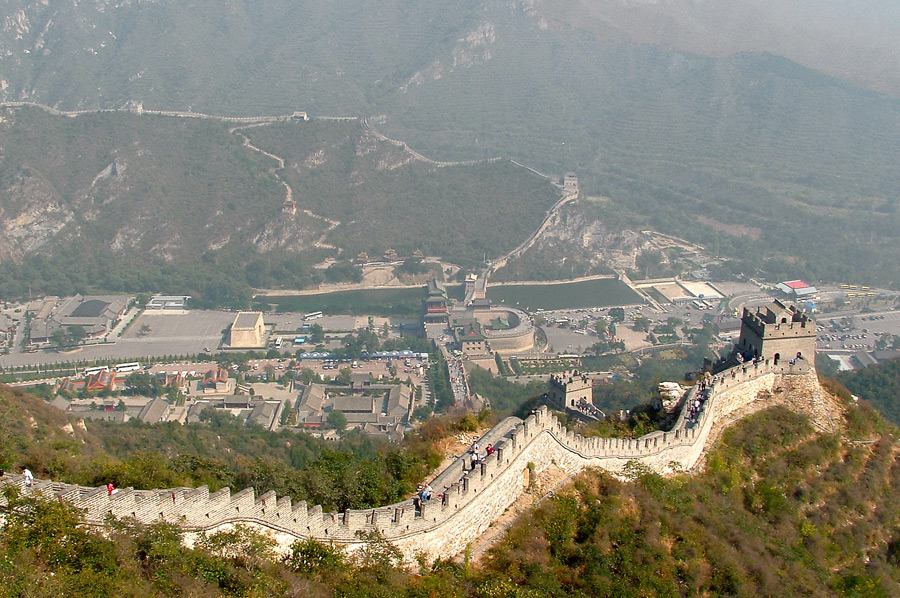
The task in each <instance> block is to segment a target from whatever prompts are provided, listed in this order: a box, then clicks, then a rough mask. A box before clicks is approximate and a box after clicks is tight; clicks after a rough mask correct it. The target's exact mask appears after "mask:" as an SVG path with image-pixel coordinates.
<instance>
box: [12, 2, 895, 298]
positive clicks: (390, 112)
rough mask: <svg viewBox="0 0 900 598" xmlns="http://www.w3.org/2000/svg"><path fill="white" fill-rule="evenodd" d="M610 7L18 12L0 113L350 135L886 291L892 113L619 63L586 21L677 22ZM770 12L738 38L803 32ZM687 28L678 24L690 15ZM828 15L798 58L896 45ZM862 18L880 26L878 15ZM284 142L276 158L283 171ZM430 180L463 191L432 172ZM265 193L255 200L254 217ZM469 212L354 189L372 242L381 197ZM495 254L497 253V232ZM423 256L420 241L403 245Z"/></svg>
mask: <svg viewBox="0 0 900 598" xmlns="http://www.w3.org/2000/svg"><path fill="white" fill-rule="evenodd" d="M614 4H615V3H610V2H606V3H600V4H597V5H596V6H594V4H593V3H592V4H591V6H587V5H584V6H582V5H579V4H577V3H563V4H560V3H558V2H549V1H546V2H528V3H514V4H509V3H505V2H495V1H493V0H487V1H479V0H458V1H454V2H451V3H449V4H444V5H441V7H440V8H438V7H435V6H433V5H432V4H429V3H424V2H413V3H399V2H387V3H384V2H379V3H373V2H371V1H369V0H342V1H340V2H334V3H330V4H327V5H324V4H323V5H303V7H302V8H298V7H296V6H294V5H292V4H289V3H285V2H283V0H272V1H269V2H266V3H265V4H264V5H262V6H260V5H254V6H252V7H251V6H250V5H248V4H246V3H244V2H239V1H229V2H227V3H226V4H225V5H216V6H205V5H202V3H197V2H188V3H176V2H172V1H171V0H161V1H158V2H139V3H115V4H114V3H111V2H105V1H98V2H94V3H77V4H69V3H64V2H61V1H60V0H53V1H52V2H45V3H37V2H30V1H26V0H18V1H17V2H15V3H13V6H11V7H10V10H9V12H10V14H11V15H12V16H11V17H10V20H9V23H8V27H6V28H5V29H4V31H3V33H2V35H0V48H2V49H4V50H6V52H7V55H6V56H4V57H3V60H2V62H0V78H2V79H3V82H4V85H2V86H0V87H2V88H3V90H4V91H3V93H4V94H5V96H6V98H7V99H9V100H28V101H38V102H43V103H46V104H50V105H54V106H59V107H64V108H95V107H103V108H119V107H123V106H135V105H137V104H140V103H143V105H144V107H145V108H167V109H181V110H187V109H192V110H196V111H205V112H210V113H215V114H238V115H258V114H290V113H291V112H293V111H294V110H306V111H308V112H309V113H310V114H311V115H313V116H314V117H315V116H319V115H329V116H331V115H344V116H357V117H369V119H370V121H371V122H373V123H376V124H377V126H378V128H379V130H381V131H382V132H383V133H385V134H387V135H389V136H390V137H393V138H395V139H400V140H403V141H405V142H407V143H409V144H410V145H411V146H412V147H413V148H415V149H416V150H418V151H420V152H422V153H424V154H425V155H427V156H428V157H430V158H433V159H436V160H470V159H480V158H493V157H496V156H503V157H508V158H514V159H518V160H520V161H524V162H525V163H526V164H528V165H529V166H532V167H535V168H537V169H538V170H541V171H543V172H546V173H548V174H550V175H552V176H559V175H561V173H563V172H566V171H576V172H577V173H578V174H579V176H580V179H581V186H582V189H583V190H584V191H585V192H586V193H587V194H589V195H604V196H606V197H609V198H612V199H613V203H611V204H610V205H609V207H608V208H607V209H606V210H601V211H600V213H599V214H597V213H595V211H594V210H588V211H589V212H591V217H592V218H601V219H603V220H605V221H607V222H608V224H609V226H611V227H624V226H627V227H634V228H639V229H643V228H651V227H652V228H656V229H659V230H662V231H663V232H667V233H673V234H676V235H680V236H684V237H687V238H689V239H690V240H692V241H696V242H699V243H701V244H704V245H707V246H709V247H710V249H711V250H712V251H713V252H714V253H717V254H720V255H727V256H730V257H733V258H736V261H735V262H733V263H732V265H731V270H732V271H733V273H735V274H737V273H744V274H755V275H759V276H763V277H767V278H769V279H773V280H776V279H783V278H796V277H800V276H803V277H809V278H811V279H813V280H826V281H841V282H845V281H847V282H861V283H864V284H882V285H889V286H894V285H897V284H900V266H897V264H900V259H898V258H900V236H898V232H897V231H900V222H898V217H900V216H898V204H897V197H896V193H895V192H894V190H895V189H896V188H897V186H898V183H900V181H898V169H897V168H896V167H895V165H896V164H897V163H898V161H900V102H898V101H897V100H895V99H891V98H890V97H888V96H882V95H879V94H877V93H875V92H871V91H866V90H864V89H860V88H857V87H854V86H852V85H850V84H848V83H844V82H841V81H838V80H836V79H831V78H829V77H827V76H825V75H822V74H820V73H819V72H816V71H813V70H810V69H808V68H805V67H801V66H799V65H798V64H797V63H795V62H791V61H790V60H788V59H786V58H783V57H780V56H778V55H775V54H772V53H766V50H767V49H770V50H771V51H773V52H775V51H778V50H779V48H778V47H771V48H770V47H769V46H767V44H766V43H762V44H761V45H760V46H747V47H748V48H749V49H751V50H754V52H750V53H743V54H741V53H738V54H729V53H728V52H712V54H715V55H716V56H717V57H705V56H699V55H696V54H690V53H685V52H679V51H674V50H672V49H671V48H672V47H673V44H671V43H669V44H668V45H664V46H663V47H661V46H657V45H653V44H657V43H663V44H666V43H667V42H666V41H665V40H660V39H658V38H660V37H665V36H664V35H662V34H659V35H655V36H654V35H650V39H646V40H645V39H639V40H638V41H642V42H647V43H645V44H640V45H634V44H629V43H619V42H622V41H629V31H630V30H629V29H628V27H627V26H624V25H623V29H622V31H620V33H623V34H624V38H620V37H617V36H616V35H606V33H609V32H608V31H604V30H603V29H602V27H601V28H600V29H597V27H596V26H598V23H599V24H601V25H602V23H604V22H605V21H604V20H603V19H604V17H603V14H604V13H603V11H604V10H607V11H609V10H612V11H613V12H614V13H615V14H614V15H612V16H611V17H610V19H611V20H609V23H610V24H615V23H619V22H621V23H631V22H632V21H629V19H632V17H633V18H634V19H637V20H636V21H634V22H635V23H638V24H640V23H641V22H642V21H641V19H643V18H645V17H646V19H648V21H647V22H648V23H655V22H657V21H655V20H654V19H655V18H656V17H654V16H653V15H652V14H651V13H654V12H655V13H658V14H657V16H659V17H660V18H661V19H662V21H661V22H662V23H667V22H668V21H666V19H668V18H670V17H671V16H672V15H673V14H678V10H677V7H678V5H679V4H680V3H679V2H667V3H649V4H647V3H641V4H647V6H646V7H644V8H640V7H637V8H635V7H631V8H628V7H626V8H624V9H622V10H623V11H624V12H617V11H618V9H617V8H616V6H614ZM626 4H633V3H626ZM782 4H783V3H778V6H776V7H773V8H772V10H774V11H776V12H778V11H781V12H780V13H779V14H781V13H784V14H787V13H790V14H791V15H792V16H791V17H790V18H787V19H786V20H784V22H783V23H781V24H778V26H777V27H775V26H774V25H772V18H773V17H772V15H769V16H767V17H765V18H763V20H762V21H758V22H763V23H766V24H765V25H764V26H763V28H764V29H765V27H769V26H773V27H775V29H772V31H775V32H776V33H777V31H780V29H779V27H783V26H787V25H786V24H787V23H791V22H797V23H806V22H808V21H809V19H806V18H804V17H803V15H806V14H807V12H805V11H808V10H810V5H809V3H804V2H799V1H798V2H792V3H790V6H782ZM656 5H660V6H656ZM731 5H732V12H728V11H725V12H726V13H727V14H728V15H729V16H730V17H733V18H734V21H727V26H728V27H732V28H737V29H739V30H744V29H746V28H745V27H744V28H742V27H741V26H740V25H739V24H738V23H742V22H745V21H746V22H747V23H750V24H752V23H756V22H757V21H754V17H753V16H752V13H753V12H754V10H755V11H758V14H759V15H768V12H770V11H768V12H767V10H766V9H765V8H764V7H761V5H760V3H759V2H757V3H756V8H753V7H749V8H747V11H746V12H742V11H743V10H744V9H743V8H742V6H743V5H742V6H736V5H734V3H732V4H731ZM705 6H706V4H701V5H698V7H699V8H696V7H695V8H696V10H697V11H700V12H701V13H703V11H704V10H705V9H704V8H703V7H705ZM673 7H674V8H673ZM631 9H633V10H631ZM629 10H631V12H630V13H629ZM685 10H688V9H685ZM691 10H693V9H691ZM816 10H825V9H824V8H822V7H818V6H817V7H816ZM842 10H844V8H841V7H840V6H837V5H835V6H832V7H831V10H828V11H827V16H826V17H823V19H822V21H821V22H820V23H819V24H824V23H826V22H827V23H831V24H830V25H827V26H825V27H824V30H823V31H824V32H823V31H819V32H816V31H814V30H815V27H812V28H811V29H804V30H803V33H802V35H800V37H798V38H797V43H801V42H800V41H799V39H800V38H803V39H805V40H807V41H805V42H802V43H806V44H807V45H810V44H813V43H814V40H820V43H819V46H815V45H813V46H812V47H814V48H819V47H829V48H831V50H832V51H831V52H829V54H830V55H834V54H835V52H837V53H838V54H840V56H841V57H842V59H846V60H847V65H846V66H848V67H852V65H853V64H854V63H853V61H854V60H856V62H857V63H859V62H861V61H863V60H864V59H865V57H866V56H869V55H870V54H867V53H866V52H868V51H869V50H871V48H869V49H865V48H862V49H859V52H858V53H857V54H854V53H853V51H851V49H847V48H845V47H843V46H841V45H840V44H838V42H837V41H836V40H837V39H838V38H836V37H835V35H834V34H828V33H827V32H828V31H833V30H834V27H835V23H840V24H841V25H846V27H847V28H849V29H853V30H855V29H854V28H859V30H860V31H869V30H872V31H873V32H874V33H873V34H872V36H871V38H870V41H873V43H875V47H880V46H878V43H876V42H875V41H874V40H876V39H881V40H889V39H890V36H885V35H882V33H884V32H885V31H886V32H890V31H892V29H891V27H896V23H894V22H893V21H889V22H886V23H885V24H884V25H883V26H879V27H874V29H873V27H872V26H871V23H869V24H866V23H865V22H861V23H854V22H851V21H848V20H847V19H841V15H842V14H843V13H842V12H841V11H842ZM847 10H850V9H847ZM872 10H873V11H875V12H873V15H877V14H882V13H883V14H887V15H895V14H896V11H895V10H893V11H892V10H890V9H889V7H886V6H881V7H876V8H872ZM673 11H674V12H673ZM625 13H628V14H630V16H628V15H625ZM643 13H646V14H644V16H641V14H643ZM686 14H691V13H690V10H688V12H687V13H686ZM710 14H715V13H710ZM623 15H625V16H623ZM748 15H749V16H748ZM620 18H621V19H624V20H621V21H620V20H619V19H620ZM706 18H709V14H707V13H703V18H699V17H698V20H697V21H696V22H693V21H690V20H686V21H680V22H678V23H676V24H674V25H673V26H672V31H673V32H675V33H673V35H674V36H675V37H678V36H679V35H682V33H683V31H684V27H687V28H688V30H689V31H693V30H691V27H701V28H702V24H703V23H705V22H706V21H704V20H703V19H706ZM760 18H762V17H760ZM713 21H715V19H713ZM722 27H726V25H722ZM867 27H868V29H867ZM829 28H830V29H829ZM724 30H727V28H726V29H724ZM766 30H767V31H768V29H766ZM663 31H668V29H663ZM632 32H633V31H632ZM678 32H681V33H678ZM811 32H812V33H811ZM721 34H722V30H719V29H716V30H715V31H714V32H712V33H711V35H710V36H707V35H706V34H705V33H704V34H701V35H700V37H703V38H704V39H710V40H711V39H712V38H713V37H715V36H720V35H721ZM751 35H752V31H751ZM684 36H687V37H691V36H694V37H697V36H695V35H694V34H693V33H690V35H689V34H688V33H684ZM726 37H729V36H726ZM895 37H896V36H895ZM891 43H894V42H891ZM832 45H834V47H832ZM863 45H865V44H863ZM674 46H675V47H677V46H678V44H677V43H676V44H674ZM785 53H786V54H788V55H791V54H790V53H789V52H787V51H786V50H785ZM818 53H820V52H819V51H818V50H816V52H813V54H818ZM854 57H855V58H854ZM886 68H887V67H886ZM254 133H255V132H254ZM201 139H202V136H201ZM285 141H286V140H284V139H282V140H280V141H279V146H280V147H283V148H285V149H289V148H290V147H291V144H290V143H285ZM216 155H217V153H215V152H213V156H216ZM223 158H224V157H223ZM256 158H257V159H261V158H260V157H259V156H256ZM92 166H93V165H92ZM96 166H98V167H99V168H103V167H105V164H103V165H96ZM223 166H224V164H223ZM421 169H422V166H421V165H418V166H417V167H415V168H411V169H410V171H409V172H408V173H406V174H405V175H404V176H405V177H407V178H408V177H414V176H418V175H417V174H416V172H415V171H416V170H421ZM175 170H176V172H177V171H178V170H179V169H177V168H176V169H175ZM195 170H196V169H195ZM96 172H99V170H98V171H91V172H90V173H89V175H85V176H90V177H93V176H95V175H96ZM241 172H242V168H237V169H236V170H235V173H237V174H240V173H241ZM341 172H344V171H342V170H340V169H337V170H335V171H334V174H338V173H341ZM294 174H295V175H296V177H299V176H300V175H301V174H302V173H300V172H296V173H294ZM441 175H442V176H446V177H451V176H453V177H459V178H460V180H461V181H464V180H465V178H466V177H465V176H462V175H459V174H458V173H454V172H453V171H452V170H449V171H447V172H442V173H441ZM296 177H295V182H296ZM345 182H346V181H345ZM504 186H505V185H504ZM494 188H496V187H494V186H487V187H485V188H484V190H486V191H492V190H493V189H494ZM313 189H314V187H311V188H310V190H313ZM275 190H277V185H274V184H271V181H269V182H267V183H266V184H265V185H264V186H263V188H262V191H263V192H262V193H261V194H257V195H264V196H266V197H268V195H269V194H270V193H273V192H275ZM473 191H474V189H473V186H472V185H471V184H470V183H465V184H461V185H460V186H459V187H458V188H457V189H456V190H455V192H451V193H445V192H441V193H435V192H434V189H433V188H430V187H429V185H423V186H422V192H423V193H422V194H421V195H409V194H403V193H396V194H395V189H394V188H393V187H392V186H391V185H390V184H383V181H382V183H377V184H376V185H375V189H373V196H374V197H376V198H378V197H380V198H381V199H378V200H377V201H374V202H373V203H372V204H370V208H371V212H368V213H367V214H366V216H370V215H371V214H372V213H374V214H375V215H376V217H377V222H378V223H379V224H380V225H385V224H391V220H390V216H391V214H395V213H396V212H392V211H391V210H390V209H384V207H383V206H384V202H385V197H388V196H392V195H396V196H397V197H398V200H399V201H398V202H397V204H396V206H392V207H396V209H398V210H399V209H402V208H401V206H404V207H406V206H409V205H411V203H410V202H414V204H415V205H416V206H417V208H418V209H420V210H421V211H422V213H410V217H412V216H416V217H417V218H420V217H421V216H423V215H426V214H425V212H427V211H430V210H429V208H430V207H432V206H434V205H435V204H434V203H433V202H432V201H426V199H427V197H428V196H430V197H431V198H437V197H439V196H440V197H441V202H438V203H439V204H440V203H442V202H443V201H444V197H445V196H446V198H447V200H448V201H456V202H457V203H456V205H458V206H468V205H471V202H472V201H473V200H472V199H471V194H472V192H473ZM360 192H361V193H365V187H361V188H360ZM200 195H201V196H202V195H204V194H203V193H201V194H200ZM304 199H305V201H307V202H308V203H322V202H327V199H326V198H323V197H308V198H304ZM463 199H465V201H463ZM481 201H486V202H490V203H491V205H494V206H498V205H502V203H501V201H500V200H498V199H493V200H492V199H491V198H484V197H482V198H481ZM266 205H270V208H271V209H277V204H268V203H267V204H266ZM337 211H340V210H337ZM401 213H402V212H401ZM436 213H437V214H439V215H444V213H442V212H441V210H440V209H438V210H437V211H436ZM164 215H165V216H167V217H168V216H169V215H168V214H165V213H164ZM524 215H525V216H526V217H530V213H529V212H525V213H524ZM496 222H497V221H496V220H494V221H492V223H494V224H496ZM319 224H322V222H321V221H319ZM394 224H396V222H394ZM167 226H175V225H174V224H172V223H169V224H167ZM343 226H344V228H342V229H341V231H340V232H339V231H337V230H335V231H334V232H333V234H336V235H338V234H343V235H344V236H345V238H346V239H347V240H348V241H350V244H351V245H352V247H353V249H354V250H355V249H356V248H363V247H366V246H371V245H372V243H371V242H370V241H368V240H370V239H371V234H370V232H369V231H368V230H366V227H365V226H364V225H361V224H357V225H355V226H353V225H350V224H349V223H348V222H344V223H343ZM522 228H525V223H524V222H523V224H522ZM436 230H437V229H435V228H433V227H432V228H431V229H430V232H435V231H436ZM502 232H503V233H504V235H501V236H500V237H499V239H502V240H503V242H504V243H506V242H507V239H506V238H504V237H505V234H506V233H512V232H514V231H513V230H510V229H502ZM201 237H202V236H201ZM440 238H442V237H440ZM430 239H431V236H430V235H426V234H423V235H422V239H421V244H425V241H427V240H430ZM499 239H498V240H499ZM513 245H514V243H513ZM491 248H493V247H490V248H485V247H477V248H473V249H474V250H473V251H472V252H471V253H473V254H474V253H478V252H479V251H480V252H482V253H484V252H485V250H487V252H488V253H490V249H491ZM163 249H164V250H165V249H167V248H165V247H163ZM373 249H374V248H373ZM495 249H496V248H495ZM164 252H165V251H164ZM785 256H790V259H785Z"/></svg>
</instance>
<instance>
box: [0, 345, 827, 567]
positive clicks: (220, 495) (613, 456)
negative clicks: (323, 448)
mask: <svg viewBox="0 0 900 598" xmlns="http://www.w3.org/2000/svg"><path fill="white" fill-rule="evenodd" d="M785 376H790V377H792V378H795V379H804V380H803V382H804V383H807V385H808V386H810V387H812V386H813V382H815V376H816V374H815V370H813V369H812V368H811V367H809V366H808V364H807V362H805V361H804V362H798V363H797V364H794V365H789V364H787V363H782V364H780V365H779V366H774V365H773V364H769V363H765V362H761V363H758V364H743V365H741V366H737V367H734V368H731V369H729V370H726V371H724V372H722V373H720V374H719V375H718V377H717V380H716V382H715V383H714V384H712V385H711V387H710V388H709V389H707V390H705V391H702V390H700V389H699V388H697V387H693V388H691V389H690V390H689V391H688V396H687V397H686V400H685V401H684V404H686V405H689V404H691V401H694V400H698V399H699V400H702V401H704V402H703V407H702V408H701V410H700V411H699V413H698V414H697V416H696V417H695V418H691V417H689V416H688V413H687V409H682V412H681V414H680V415H679V417H678V420H677V422H676V424H675V425H674V427H673V428H672V430H670V431H666V432H661V431H658V432H653V433H651V434H648V435H646V436H642V437H641V438H637V439H617V438H600V437H584V436H580V435H577V434H573V433H572V432H570V431H568V430H566V429H565V427H564V426H563V425H562V424H561V422H560V421H559V420H558V419H557V418H556V417H555V416H553V415H552V413H551V412H550V411H549V410H548V409H547V408H546V407H542V408H540V409H538V410H537V411H535V412H533V413H532V414H531V415H530V416H529V417H528V418H527V419H525V420H524V421H523V420H520V419H518V418H507V419H506V420H504V421H503V422H501V423H500V424H498V425H497V426H495V427H494V428H492V429H491V430H490V431H489V432H487V434H486V435H485V436H484V437H483V438H482V439H481V441H480V443H481V446H482V447H484V446H487V444H488V443H492V444H494V446H495V447H496V449H497V450H496V452H495V453H494V454H492V455H490V456H488V457H487V458H486V459H485V460H484V463H483V464H481V465H479V466H476V468H475V470H472V471H466V465H467V464H466V459H465V456H463V457H462V458H460V459H457V460H456V461H455V462H454V463H452V464H451V465H450V466H449V467H447V469H445V470H444V471H443V472H441V473H440V474H439V475H438V476H437V477H436V478H435V479H434V480H433V481H432V482H431V486H432V487H433V488H434V491H435V492H434V495H435V497H437V495H438V494H444V495H445V498H444V499H443V500H441V499H438V498H435V499H433V500H431V501H429V502H427V503H425V504H424V505H423V506H422V508H421V509H419V508H417V507H416V505H415V504H414V502H413V500H412V499H410V500H406V501H403V502H400V503H397V504H393V505H388V506H385V507H379V508H374V509H364V510H348V511H344V512H342V513H326V512H323V511H322V507H320V506H318V505H307V504H306V502H303V501H301V502H297V503H294V502H292V500H291V499H290V498H289V497H278V496H276V495H275V494H274V493H273V492H268V493H266V494H263V495H262V496H256V495H255V494H254V491H253V489H252V488H247V489H244V490H241V491H239V492H236V493H233V494H232V493H231V491H230V490H229V489H227V488H225V489H222V490H219V491H218V492H213V493H210V492H209V489H208V488H206V487H200V488H171V489H166V490H134V489H132V488H126V489H122V490H120V491H119V492H117V493H116V494H114V495H112V496H109V495H108V493H107V491H106V489H105V488H103V487H101V488H90V487H83V486H75V485H70V484H62V483H58V482H52V481H48V480H35V483H34V486H33V487H32V488H27V489H26V488H24V484H23V480H22V476H20V475H7V476H5V477H4V478H2V480H0V485H14V486H17V487H19V488H20V489H21V490H22V491H23V492H26V493H35V492H40V493H42V494H43V495H45V496H52V497H55V498H58V499H60V500H66V501H69V502H71V503H72V504H73V505H75V506H76V507H78V508H80V509H84V511H85V518H86V521H87V522H88V523H89V524H92V525H98V526H99V525H103V523H104V520H105V519H106V517H107V516H108V515H113V516H115V517H134V518H136V519H137V520H139V521H141V522H145V523H149V522H153V521H158V520H162V521H168V522H171V523H176V524H178V525H180V526H182V527H183V529H184V530H185V531H186V532H187V534H188V538H189V539H190V538H192V537H193V536H195V535H196V534H198V533H201V532H212V531H216V530H219V529H227V528H229V527H232V526H234V525H236V524H244V525H248V526H252V527H256V528H259V529H262V530H264V531H265V532H266V533H268V534H269V535H271V536H272V537H273V538H274V539H275V540H277V542H278V543H279V545H280V547H281V548H282V549H284V550H287V549H288V547H289V546H290V545H291V544H292V543H293V542H294V541H295V540H297V539H298V538H308V537H313V538H316V539H318V540H321V541H326V542H327V541H333V542H335V543H337V544H342V545H347V546H348V547H350V548H352V547H353V546H354V545H356V546H358V545H359V544H360V543H361V542H362V540H361V539H360V537H359V535H360V534H361V533H364V532H369V531H374V530H378V531H380V532H381V533H382V534H383V535H384V537H385V538H386V539H388V540H390V541H391V542H393V543H394V544H396V545H397V546H398V547H399V548H400V549H401V550H402V551H403V553H404V554H405V555H406V556H407V558H411V557H413V556H414V555H416V554H417V553H425V554H427V555H428V556H429V557H432V558H434V557H439V556H440V557H448V556H452V555H455V554H458V553H460V552H461V551H463V550H464V549H465V547H466V545H467V544H468V543H469V542H471V541H472V540H474V539H475V538H477V537H478V536H479V535H480V534H481V533H483V532H484V531H485V530H486V529H487V527H488V526H489V525H490V523H491V522H492V521H494V520H495V519H496V518H497V517H498V516H499V515H500V514H501V513H503V511H504V510H505V509H506V508H507V507H508V506H509V505H510V504H512V503H513V501H515V499H516V498H517V497H518V496H519V495H520V494H521V492H522V491H523V490H524V489H525V487H526V486H527V482H528V469H529V464H532V465H533V468H534V470H535V471H536V472H538V473H539V472H540V471H542V470H543V469H544V468H546V467H548V466H549V465H551V464H556V465H557V466H559V467H561V468H562V469H564V470H566V471H567V472H577V471H580V470H582V469H584V468H587V467H602V468H604V469H606V470H609V471H613V472H620V471H622V469H623V468H624V467H625V465H626V464H627V463H628V462H629V461H635V462H638V463H643V464H645V465H647V466H648V467H651V468H652V469H654V470H656V471H660V472H665V471H669V470H671V469H673V468H680V469H682V470H690V469H691V468H693V467H694V465H695V464H696V463H697V462H698V460H699V459H700V457H701V455H702V453H703V450H704V446H705V444H706V441H707V438H708V437H709V434H710V430H711V429H712V427H713V424H714V422H715V421H716V420H721V419H723V418H728V417H729V416H730V415H731V414H733V413H734V412H736V411H737V410H738V409H739V408H740V407H742V406H745V405H746V404H748V403H753V402H754V401H757V398H758V397H759V396H760V393H762V392H763V391H768V392H771V391H772V390H773V389H774V388H775V387H776V385H777V384H778V382H779V380H781V379H783V378H784V377H785ZM806 379H808V380H806ZM814 386H815V388H818V383H817V382H815V385H814ZM763 396H765V393H763ZM763 407H765V401H759V408H763ZM3 503H5V499H0V506H5V505H4V504H3Z"/></svg>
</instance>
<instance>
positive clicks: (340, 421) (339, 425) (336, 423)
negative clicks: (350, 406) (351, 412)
mask: <svg viewBox="0 0 900 598" xmlns="http://www.w3.org/2000/svg"><path fill="white" fill-rule="evenodd" d="M327 420H328V425H329V426H331V427H332V428H334V429H335V430H337V431H338V432H343V431H344V429H345V428H346V427H347V416H346V415H344V412H343V411H340V410H338V409H335V410H333V411H331V412H330V413H329V414H328V418H327Z"/></svg>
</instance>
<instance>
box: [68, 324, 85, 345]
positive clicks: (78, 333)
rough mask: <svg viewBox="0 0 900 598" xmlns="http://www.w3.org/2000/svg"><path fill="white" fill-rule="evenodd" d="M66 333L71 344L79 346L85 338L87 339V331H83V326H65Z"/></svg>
mask: <svg viewBox="0 0 900 598" xmlns="http://www.w3.org/2000/svg"><path fill="white" fill-rule="evenodd" d="M66 333H67V334H68V336H69V339H70V340H71V342H72V344H75V345H80V344H81V343H82V342H83V341H84V339H85V338H87V331H85V329H84V326H81V325H79V324H72V325H71V326H66Z"/></svg>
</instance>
